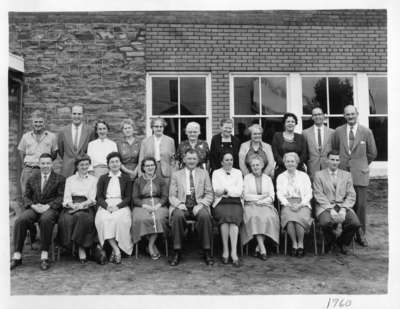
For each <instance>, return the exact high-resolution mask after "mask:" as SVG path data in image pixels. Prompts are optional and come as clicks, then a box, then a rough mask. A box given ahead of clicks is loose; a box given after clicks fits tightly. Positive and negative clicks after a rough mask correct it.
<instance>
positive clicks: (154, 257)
mask: <svg viewBox="0 0 400 309" xmlns="http://www.w3.org/2000/svg"><path fill="white" fill-rule="evenodd" d="M150 258H151V259H152V260H153V261H156V260H159V259H160V258H161V255H160V254H159V253H153V254H151V255H150Z"/></svg>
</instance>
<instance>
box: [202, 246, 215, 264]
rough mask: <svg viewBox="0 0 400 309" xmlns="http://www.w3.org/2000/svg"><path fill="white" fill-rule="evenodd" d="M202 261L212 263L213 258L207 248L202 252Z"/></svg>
mask: <svg viewBox="0 0 400 309" xmlns="http://www.w3.org/2000/svg"><path fill="white" fill-rule="evenodd" d="M204 261H205V262H206V265H214V259H213V258H212V256H211V255H210V253H209V252H208V250H207V251H206V252H204Z"/></svg>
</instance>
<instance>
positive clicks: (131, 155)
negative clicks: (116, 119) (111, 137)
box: [117, 119, 140, 180]
mask: <svg viewBox="0 0 400 309" xmlns="http://www.w3.org/2000/svg"><path fill="white" fill-rule="evenodd" d="M121 131H122V134H123V136H124V139H123V140H122V141H119V142H118V143H117V148H118V152H119V153H120V154H121V158H122V162H121V163H122V165H121V171H123V172H124V173H126V174H128V175H129V176H130V177H131V179H132V180H133V179H135V178H136V177H137V174H138V160H139V152H140V143H139V141H138V140H137V139H136V138H135V137H134V136H133V132H134V130H133V121H132V119H125V120H123V121H122V123H121Z"/></svg>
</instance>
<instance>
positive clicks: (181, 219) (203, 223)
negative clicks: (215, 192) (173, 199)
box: [171, 207, 212, 250]
mask: <svg viewBox="0 0 400 309" xmlns="http://www.w3.org/2000/svg"><path fill="white" fill-rule="evenodd" d="M186 220H196V221H197V222H196V226H195V228H196V231H197V233H198V235H199V238H200V242H201V246H202V248H203V249H205V250H209V249H210V248H211V243H210V239H211V235H212V219H211V215H210V212H209V211H208V210H207V209H206V208H205V207H203V208H202V209H200V210H199V212H198V213H197V215H196V216H194V215H193V213H192V212H191V211H187V210H181V209H178V208H175V209H174V211H173V212H172V214H171V233H172V239H173V242H174V249H175V250H180V249H182V242H183V238H184V233H185V228H186V226H187V223H186Z"/></svg>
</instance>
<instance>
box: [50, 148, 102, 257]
mask: <svg viewBox="0 0 400 309" xmlns="http://www.w3.org/2000/svg"><path fill="white" fill-rule="evenodd" d="M90 163H91V162H90V158H89V156H87V155H84V156H82V157H78V158H77V159H76V160H75V170H77V172H76V174H75V175H72V176H70V177H68V178H67V181H66V183H65V190H64V201H63V206H64V208H63V210H62V211H61V214H60V217H59V219H58V240H59V242H60V244H61V245H62V246H63V247H65V248H72V244H73V243H75V244H76V245H77V246H78V255H79V260H80V262H81V263H82V264H84V263H86V249H87V248H91V247H92V246H93V244H94V242H95V240H96V229H95V226H94V215H95V212H96V210H95V207H94V206H95V205H96V184H97V178H96V177H94V176H92V175H89V173H88V170H89V166H90Z"/></svg>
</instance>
